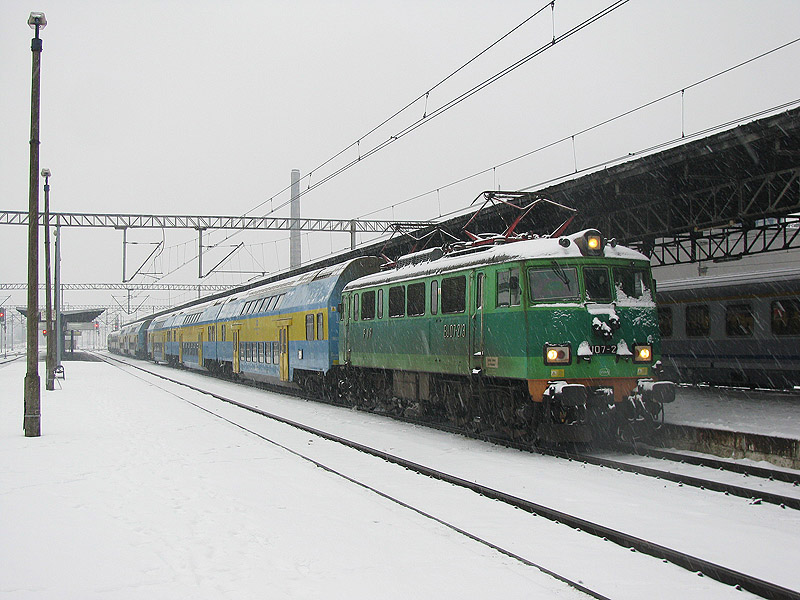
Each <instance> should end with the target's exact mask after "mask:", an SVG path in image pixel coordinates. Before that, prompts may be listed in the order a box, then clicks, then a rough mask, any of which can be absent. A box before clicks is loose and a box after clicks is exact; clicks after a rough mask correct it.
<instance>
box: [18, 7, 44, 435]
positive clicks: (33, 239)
mask: <svg viewBox="0 0 800 600" xmlns="http://www.w3.org/2000/svg"><path fill="white" fill-rule="evenodd" d="M28 25H30V27H31V29H33V30H34V31H35V32H36V35H35V37H34V38H33V39H32V40H31V52H32V53H33V67H32V74H31V141H30V144H31V160H30V181H29V184H30V185H29V187H28V311H27V312H28V318H27V321H28V323H27V326H28V348H27V359H28V360H27V362H28V365H27V368H28V370H27V373H26V374H25V415H24V417H23V428H24V430H25V437H39V436H40V435H41V407H40V397H39V79H40V78H39V69H40V66H39V65H40V61H41V57H42V40H41V39H40V38H39V30H40V29H44V27H45V26H46V25H47V20H46V19H45V17H44V13H41V12H32V13H31V15H30V17H28Z"/></svg>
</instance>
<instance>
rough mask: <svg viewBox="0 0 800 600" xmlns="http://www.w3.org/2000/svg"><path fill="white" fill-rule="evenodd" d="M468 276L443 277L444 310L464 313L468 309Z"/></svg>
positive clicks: (450, 312)
mask: <svg viewBox="0 0 800 600" xmlns="http://www.w3.org/2000/svg"><path fill="white" fill-rule="evenodd" d="M466 297H467V278H466V277H465V276H463V275H461V276H460V277H448V278H447V279H442V312H443V313H445V314H453V313H463V312H464V311H465V310H466V309H467V300H466Z"/></svg>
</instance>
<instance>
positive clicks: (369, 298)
mask: <svg viewBox="0 0 800 600" xmlns="http://www.w3.org/2000/svg"><path fill="white" fill-rule="evenodd" d="M374 318H375V292H364V293H363V294H361V320H362V321H370V320H372V319H374Z"/></svg>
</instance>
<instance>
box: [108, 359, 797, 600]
mask: <svg viewBox="0 0 800 600" xmlns="http://www.w3.org/2000/svg"><path fill="white" fill-rule="evenodd" d="M103 358H105V357H103ZM114 360H118V362H122V363H123V364H127V365H129V366H132V367H134V368H136V369H139V370H141V371H144V372H146V373H149V374H151V375H153V376H155V377H158V378H160V379H164V380H166V381H169V382H171V383H174V384H177V385H181V386H184V387H186V388H189V389H191V390H194V391H196V392H199V393H202V394H207V395H209V396H211V397H213V398H216V399H218V400H220V401H222V402H226V403H228V404H231V405H233V406H237V407H239V408H242V409H244V410H247V411H250V412H252V413H255V414H258V415H261V416H263V417H266V418H268V419H271V420H274V421H276V422H279V423H283V424H285V425H289V426H291V427H295V428H297V429H300V430H301V431H305V432H306V433H310V434H312V435H316V436H319V437H321V438H323V439H326V440H329V441H332V442H336V443H339V444H342V445H344V446H347V447H349V448H353V449H355V450H358V451H360V452H363V453H365V454H369V455H371V456H375V457H378V458H381V459H383V460H385V461H387V462H390V463H392V464H396V465H398V466H402V467H404V468H406V469H409V470H412V471H414V472H416V473H419V474H421V475H426V476H428V477H432V478H434V479H438V480H440V481H444V482H446V483H450V484H452V485H456V486H459V487H463V488H465V489H469V490H472V491H473V492H475V493H477V494H480V495H482V496H485V497H487V498H491V499H493V500H498V501H500V502H504V503H506V504H508V505H510V506H513V507H515V508H519V509H521V510H524V511H526V512H528V513H531V514H535V515H538V516H541V517H544V518H546V519H548V520H551V521H554V522H557V523H561V524H564V525H567V526H568V527H572V528H574V529H579V530H581V531H584V532H586V533H589V534H591V535H594V536H596V537H600V538H603V539H607V540H609V541H611V542H614V543H615V544H617V545H619V546H622V547H625V548H630V549H632V550H635V551H637V552H642V553H644V554H648V555H650V556H653V557H655V558H658V559H661V560H666V561H669V562H671V563H673V564H675V565H677V566H680V567H683V568H684V569H687V570H690V571H696V572H698V573H700V574H703V575H705V576H708V577H711V578H712V579H714V580H716V581H719V582H720V583H724V584H727V585H732V586H738V587H740V588H742V589H745V590H747V591H749V592H751V593H754V594H756V595H758V596H761V597H763V598H768V599H770V600H784V599H786V600H800V591H796V590H791V589H789V588H785V587H783V586H780V585H777V584H774V583H771V582H768V581H765V580H763V579H760V578H758V577H754V576H752V575H748V574H746V573H742V572H740V571H736V570H734V569H730V568H728V567H725V566H722V565H718V564H716V563H713V562H711V561H707V560H705V559H702V558H698V557H696V556H692V555H690V554H687V553H684V552H680V551H679V550H675V549H672V548H668V547H666V546H662V545H660V544H656V543H654V542H650V541H648V540H644V539H642V538H639V537H637V536H634V535H631V534H627V533H624V532H622V531H617V530H615V529H612V528H610V527H606V526H604V525H600V524H598V523H593V522H591V521H588V520H586V519H582V518H580V517H576V516H574V515H571V514H569V513H565V512H562V511H559V510H556V509H554V508H550V507H547V506H544V505H541V504H537V503H535V502H531V501H529V500H525V499H523V498H519V497H516V496H513V495H511V494H508V493H505V492H502V491H499V490H495V489H493V488H490V487H488V486H484V485H481V484H479V483H477V482H475V481H469V480H466V479H463V478H460V477H457V476H455V475H451V474H448V473H445V472H443V471H439V470H437V469H433V468H431V467H427V466H425V465H421V464H419V463H415V462H413V461H410V460H406V459H404V458H401V457H398V456H395V455H393V454H390V453H388V452H384V451H382V450H378V449H376V448H371V447H370V446H366V445H364V444H361V443H359V442H355V441H353V440H348V439H347V438H343V437H341V436H337V435H335V434H331V433H328V432H326V431H322V430H320V429H317V428H315V427H311V426H308V425H305V424H303V423H299V422H297V421H293V420H291V419H287V418H285V417H281V416H280V415H276V414H274V413H270V412H267V411H264V410H261V409H259V408H256V407H253V406H249V405H247V404H245V403H242V402H239V401H237V400H233V399H232V398H227V397H225V396H222V395H221V394H217V393H215V392H211V391H208V390H204V389H202V388H199V387H197V386H194V385H191V384H188V383H185V382H182V381H179V380H176V379H173V378H171V377H167V376H165V375H161V374H159V373H154V372H152V371H149V370H147V369H144V368H143V367H140V366H138V365H134V364H131V363H127V362H125V361H121V360H119V359H116V358H115V359H114ZM283 393H286V390H283ZM564 456H565V457H566V456H568V455H566V454H564ZM580 460H583V457H581V459H580Z"/></svg>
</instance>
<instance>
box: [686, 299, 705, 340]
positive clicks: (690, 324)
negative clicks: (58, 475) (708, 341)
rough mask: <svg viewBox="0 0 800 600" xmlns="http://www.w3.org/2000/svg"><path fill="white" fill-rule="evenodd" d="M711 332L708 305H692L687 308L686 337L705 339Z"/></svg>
mask: <svg viewBox="0 0 800 600" xmlns="http://www.w3.org/2000/svg"><path fill="white" fill-rule="evenodd" d="M709 331H710V319H709V312H708V304H692V305H690V306H687V307H686V335H688V336H690V337H704V336H707V335H708V332H709Z"/></svg>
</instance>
